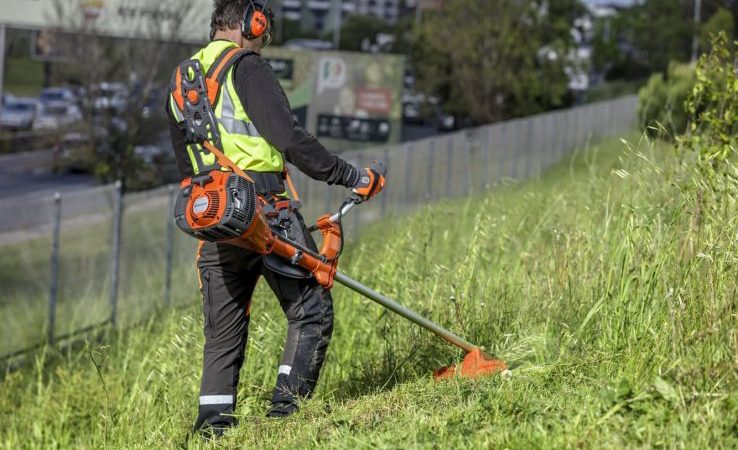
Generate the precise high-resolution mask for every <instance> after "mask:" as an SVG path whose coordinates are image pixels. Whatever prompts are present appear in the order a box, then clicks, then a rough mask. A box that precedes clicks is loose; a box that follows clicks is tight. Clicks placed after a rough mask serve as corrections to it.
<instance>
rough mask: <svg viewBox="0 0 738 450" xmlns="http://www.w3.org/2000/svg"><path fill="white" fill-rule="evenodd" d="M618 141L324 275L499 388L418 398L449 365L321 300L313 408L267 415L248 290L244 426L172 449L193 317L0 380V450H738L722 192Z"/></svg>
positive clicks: (273, 353) (187, 399) (51, 356)
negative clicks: (326, 325) (321, 342)
mask: <svg viewBox="0 0 738 450" xmlns="http://www.w3.org/2000/svg"><path fill="white" fill-rule="evenodd" d="M630 141H631V142H632V143H631V144H630V146H626V145H624V144H621V143H619V142H617V141H608V142H606V143H603V144H601V145H598V146H596V147H595V148H592V149H590V150H588V151H586V152H581V153H580V154H578V155H576V156H575V157H574V158H573V159H572V161H571V162H570V163H568V164H563V165H561V166H559V167H557V168H556V169H555V170H552V171H550V172H549V173H547V174H546V175H545V176H544V177H543V178H542V179H540V180H536V181H533V182H529V183H525V184H510V185H508V186H505V187H502V188H500V189H497V190H494V191H492V192H491V193H489V194H488V195H484V196H480V197H475V198H471V199H468V200H463V201H454V202H444V203H440V204H437V205H433V206H429V207H427V208H424V209H423V210H421V211H419V212H418V213H416V214H414V215H412V216H410V217H406V218H400V219H398V220H396V221H393V222H387V223H383V224H381V225H377V226H374V227H373V228H371V229H368V230H367V231H366V233H365V234H364V235H363V236H362V239H361V240H360V241H359V242H358V243H357V244H356V245H354V246H353V247H352V248H351V249H350V252H349V253H348V254H347V255H346V257H345V259H344V260H343V268H344V270H345V271H346V272H347V273H349V274H352V275H353V276H355V277H356V278H357V279H359V280H360V281H363V282H365V283H367V284H369V285H371V286H373V287H375V288H376V289H377V290H379V291H381V292H383V293H386V294H388V295H389V296H391V297H394V298H396V299H397V300H399V301H401V302H402V303H404V304H406V305H408V306H410V307H412V308H414V309H416V310H418V311H420V312H422V313H424V314H427V315H428V316H430V317H431V318H433V319H435V320H437V321H439V322H441V323H442V324H444V325H446V326H448V327H449V328H451V329H452V330H453V331H455V332H457V333H460V334H462V335H464V336H465V337H467V338H469V339H470V340H471V341H473V342H479V343H482V344H484V345H486V346H487V348H488V349H489V350H490V351H491V352H493V353H495V354H497V355H499V356H500V357H503V358H505V359H506V360H507V361H508V362H509V363H510V364H511V365H512V366H513V372H512V376H511V377H509V378H502V377H492V378H486V379H481V380H476V381H471V380H463V379H454V380H451V381H448V382H442V383H435V382H433V381H432V380H431V379H430V377H429V373H430V371H431V370H432V369H434V368H436V367H437V366H440V365H444V364H447V363H448V362H449V361H450V360H452V359H454V358H458V357H460V356H461V355H460V353H459V352H458V351H456V350H454V349H453V348H450V347H449V346H447V345H445V344H443V343H442V342H440V341H439V340H438V339H436V338H434V337H433V336H431V335H429V334H428V333H426V332H424V331H421V330H419V329H418V328H417V327H415V326H413V325H411V324H409V323H407V322H405V321H403V320H401V319H399V318H397V317H395V316H393V315H392V314H390V313H387V312H386V311H383V310H382V309H381V308H379V307H378V306H376V305H375V304H373V303H371V302H369V301H367V300H364V299H361V298H360V297H358V296H357V295H354V294H351V293H349V292H347V291H346V290H345V289H342V288H340V287H339V288H336V289H335V291H334V297H335V299H336V301H335V305H336V317H337V323H336V330H335V334H334V340H333V343H332V346H331V349H330V352H329V357H328V361H327V363H326V366H325V369H324V372H323V375H322V379H321V382H320V385H319V389H318V392H317V393H316V395H315V397H314V398H313V399H311V400H309V401H307V402H305V403H304V405H303V408H302V411H301V412H300V413H298V414H297V415H295V416H293V417H292V418H289V419H287V420H284V421H278V420H268V419H266V418H264V417H263V415H264V413H265V409H266V405H267V403H268V398H269V394H270V390H271V387H272V384H273V382H274V379H275V375H276V369H275V368H276V366H277V364H278V357H279V353H280V348H281V345H282V343H283V338H284V329H285V324H284V320H283V317H282V314H281V312H280V310H279V306H278V305H277V302H276V301H275V300H274V298H273V297H272V295H271V294H270V293H268V292H267V291H266V289H265V288H264V287H263V286H261V287H260V288H259V290H258V292H257V294H256V296H255V301H254V309H253V314H254V317H253V320H252V326H251V331H250V341H249V346H248V355H247V362H246V365H245V367H244V369H243V372H242V376H241V379H242V385H241V389H240V392H239V416H240V418H241V423H242V425H241V426H240V427H239V428H237V429H235V430H232V431H231V432H230V433H229V434H228V435H227V436H226V437H225V438H224V439H223V440H221V441H218V442H217V443H210V442H206V441H203V440H201V439H200V438H199V437H197V436H192V435H190V434H189V427H190V425H191V423H192V421H193V420H194V415H195V409H196V404H197V395H198V393H197V391H198V379H199V371H200V364H201V363H200V361H201V355H200V351H201V345H202V331H201V320H202V318H201V312H200V310H199V308H198V307H191V308H188V309H185V310H177V311H170V312H167V313H164V314H161V315H157V316H154V317H152V318H151V319H150V320H149V321H148V322H147V323H146V324H145V325H143V326H141V327H138V328H134V329H130V330H127V331H121V332H112V331H111V332H109V335H108V336H106V337H105V340H104V342H106V344H104V345H101V344H98V343H96V342H93V341H91V342H89V343H88V344H87V345H86V347H85V348H84V349H83V350H81V351H74V352H72V351H70V352H68V353H64V354H55V353H54V352H53V351H51V350H48V351H47V352H46V353H43V354H40V355H39V356H38V357H37V360H36V364H35V366H34V367H32V368H28V369H24V370H22V371H17V372H13V373H8V374H6V376H5V379H4V381H2V386H1V387H0V389H1V392H2V394H1V395H0V423H2V424H3V425H2V427H0V447H5V448H13V449H15V448H90V449H92V448H125V449H134V448H147V449H148V448H157V449H158V448H329V449H330V448H337V449H338V448H347V447H356V448H497V447H501V448H525V449H527V448H552V447H553V448H654V447H655V448H735V447H736V446H738V426H736V420H735V417H736V415H737V414H738V387H736V386H738V384H737V383H736V382H737V381H738V379H737V378H738V377H737V376H736V364H737V358H738V353H737V349H736V320H737V319H736V299H737V298H738V283H737V282H736V280H737V279H738V277H737V276H736V275H738V273H737V272H738V269H737V267H738V253H737V249H736V247H737V244H738V236H736V230H738V223H737V219H736V215H735V213H734V212H735V197H736V196H735V187H734V186H732V187H730V189H732V191H730V190H726V192H724V193H722V194H721V195H720V196H716V195H712V194H710V193H707V192H699V193H698V192H696V191H695V190H694V189H693V188H691V187H690V186H691V185H690V177H691V173H692V172H690V171H689V170H688V169H687V168H686V166H685V164H684V161H683V160H682V159H681V158H678V157H677V156H676V155H675V152H674V151H673V150H672V149H671V148H670V147H668V146H667V145H665V144H652V143H649V142H645V141H639V138H638V137H637V136H633V137H631V138H630ZM378 258H379V259H378Z"/></svg>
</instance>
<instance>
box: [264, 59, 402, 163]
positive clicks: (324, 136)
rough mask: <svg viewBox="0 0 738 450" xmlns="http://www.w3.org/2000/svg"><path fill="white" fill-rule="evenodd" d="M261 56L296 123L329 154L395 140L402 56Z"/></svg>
mask: <svg viewBox="0 0 738 450" xmlns="http://www.w3.org/2000/svg"><path fill="white" fill-rule="evenodd" d="M264 56H265V58H267V60H268V61H269V62H270V64H271V65H272V69H273V70H274V72H275V74H276V75H277V77H278V78H279V79H280V82H281V84H282V87H283V88H284V90H285V93H286V94H287V97H288V99H289V101H290V105H291V106H292V109H293V111H294V112H295V116H297V117H298V120H299V121H300V123H301V124H302V125H304V126H305V127H306V128H307V130H308V131H310V132H311V133H312V134H314V135H315V136H317V137H318V138H320V139H321V141H322V142H323V143H324V144H325V145H326V146H328V147H329V148H331V149H332V150H347V149H353V148H360V147H366V146H370V145H383V144H394V143H397V142H399V141H400V134H401V126H402V105H401V99H400V95H401V92H402V78H403V73H404V57H402V56H399V55H372V54H363V53H353V52H305V51H302V52H298V51H293V50H286V49H280V48H269V49H267V50H266V51H265V52H264ZM303 118H304V119H303Z"/></svg>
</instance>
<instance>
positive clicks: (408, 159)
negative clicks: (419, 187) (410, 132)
mask: <svg viewBox="0 0 738 450" xmlns="http://www.w3.org/2000/svg"><path fill="white" fill-rule="evenodd" d="M402 151H403V152H405V199H404V200H405V201H404V202H403V203H404V204H405V205H408V204H409V203H410V202H411V201H412V200H411V198H410V189H411V188H412V185H411V182H412V181H413V179H412V170H413V169H412V146H411V145H410V144H405V145H403V146H402Z"/></svg>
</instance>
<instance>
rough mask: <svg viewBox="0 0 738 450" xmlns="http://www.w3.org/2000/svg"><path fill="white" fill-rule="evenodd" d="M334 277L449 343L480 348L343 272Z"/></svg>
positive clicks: (465, 347) (468, 347) (469, 350)
mask: <svg viewBox="0 0 738 450" xmlns="http://www.w3.org/2000/svg"><path fill="white" fill-rule="evenodd" d="M334 279H335V281H338V282H339V283H341V284H342V285H344V286H346V287H347V288H349V289H351V290H352V291H355V292H358V293H359V294H361V295H363V296H364V297H367V298H369V299H370V300H373V301H375V302H377V303H379V304H380V305H382V306H384V307H385V308H387V309H389V310H391V311H394V312H395V313H397V314H399V315H401V316H402V317H404V318H406V319H407V320H409V321H411V322H414V323H415V324H417V325H420V326H421V327H423V328H425V329H426V330H428V331H430V332H431V333H433V334H435V335H437V336H439V337H441V338H442V339H445V340H446V341H448V342H449V343H451V344H453V345H455V346H457V347H459V348H461V349H463V350H465V351H466V352H472V351H474V350H476V349H478V348H479V347H477V346H476V345H474V344H472V343H471V342H469V341H467V340H465V339H464V338H462V337H460V336H457V335H456V334H454V333H452V332H450V331H449V330H447V329H445V328H443V327H442V326H440V325H438V324H437V323H435V322H433V321H431V320H428V319H426V318H425V317H423V316H421V315H420V314H418V313H416V312H415V311H413V310H411V309H408V308H406V307H404V306H402V305H401V304H399V303H397V302H395V301H394V300H392V299H390V298H388V297H385V296H384V295H382V294H380V293H378V292H375V291H373V290H372V289H370V288H368V287H366V286H364V285H363V284H361V283H359V282H358V281H355V280H353V279H351V278H349V277H348V276H346V275H345V274H343V273H341V272H336V277H335V278H334Z"/></svg>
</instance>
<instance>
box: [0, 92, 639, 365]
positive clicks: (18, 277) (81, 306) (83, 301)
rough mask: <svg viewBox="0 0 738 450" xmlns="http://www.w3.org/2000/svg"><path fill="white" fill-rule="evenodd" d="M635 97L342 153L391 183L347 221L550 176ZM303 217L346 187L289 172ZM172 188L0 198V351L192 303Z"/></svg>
mask: <svg viewBox="0 0 738 450" xmlns="http://www.w3.org/2000/svg"><path fill="white" fill-rule="evenodd" d="M636 109H637V99H636V97H625V98H621V99H617V100H611V101H606V102H600V103H594V104H590V105H585V106H581V107H576V108H572V109H567V110H560V111H554V112H550V113H546V114H540V115H536V116H531V117H526V118H521V119H515V120H511V121H507V122H501V123H497V124H492V125H487V126H482V127H478V128H473V129H466V130H461V131H458V132H454V133H450V134H446V135H443V136H437V137H433V138H429V139H424V140H421V141H415V142H411V143H407V144H403V145H399V146H392V147H377V148H369V149H365V150H361V151H352V152H349V153H345V154H343V155H342V156H343V157H344V158H346V159H347V160H349V161H351V162H352V163H354V164H357V165H359V166H364V165H366V164H368V163H369V162H370V161H371V160H373V159H382V160H384V161H385V163H386V164H387V166H388V168H389V174H388V183H387V188H386V189H385V191H384V192H383V193H382V194H381V195H380V196H379V197H378V198H377V199H376V200H375V201H373V202H369V203H367V204H366V205H364V206H362V207H361V208H357V210H356V211H354V213H352V215H351V217H350V218H349V219H348V220H347V223H345V228H346V232H347V234H348V236H349V237H351V236H355V230H356V229H357V228H359V227H361V226H362V225H363V224H366V223H369V222H372V221H375V220H377V219H379V218H383V217H386V216H392V215H402V214H407V213H408V212H409V211H411V210H413V209H414V208H416V207H418V206H422V205H426V204H428V203H429V202H433V201H436V200H440V199H444V198H454V197H463V196H467V195H470V194H473V193H479V192H482V191H484V190H487V189H489V188H491V187H493V186H494V185H495V184H496V183H497V182H499V181H500V180H502V179H505V178H511V179H518V180H522V179H526V178H530V177H534V176H537V175H539V174H540V173H542V171H544V170H545V169H546V168H548V167H550V166H552V165H554V164H556V163H557V162H558V161H560V160H561V159H562V158H563V157H564V156H566V155H567V154H568V153H570V152H571V151H573V150H574V149H576V148H578V147H582V146H585V145H587V144H588V143H589V142H590V141H592V140H596V139H600V138H604V137H608V136H616V135H620V134H623V133H625V132H628V131H629V130H631V129H632V128H633V127H634V125H635V124H636ZM291 173H292V174H293V177H294V179H295V183H296V185H297V187H298V191H299V193H300V196H301V199H302V203H303V210H302V213H303V215H304V216H305V217H306V218H307V219H308V220H311V219H315V218H316V217H318V216H319V215H321V214H323V213H325V212H327V211H332V210H333V209H335V208H336V206H337V205H338V204H339V203H340V201H341V200H342V199H343V198H344V197H345V194H346V190H345V189H344V188H339V187H328V186H326V185H325V184H323V183H318V182H314V181H311V180H309V179H308V178H307V177H305V176H304V175H302V174H300V173H299V172H298V171H297V170H292V172H291ZM174 193H175V187H174V186H165V187H162V188H159V189H155V190H153V191H147V192H141V193H133V194H129V195H125V196H123V195H122V194H121V192H120V189H119V187H118V186H116V185H111V186H102V187H99V188H94V189H91V190H87V191H77V192H72V193H69V194H66V195H63V196H60V195H57V196H54V197H48V198H38V199H31V200H23V199H14V200H3V201H0V211H3V219H2V220H1V221H0V250H2V251H0V285H2V286H3V289H2V290H0V311H2V312H3V315H4V317H6V318H13V319H12V320H8V321H6V323H5V325H4V327H3V329H2V331H0V354H4V355H5V356H4V357H3V356H0V359H7V358H9V357H13V356H17V355H20V354H23V353H24V352H27V351H28V350H29V349H32V348H34V347H38V346H39V345H44V344H46V343H51V344H54V343H55V342H58V341H59V340H61V339H62V338H67V337H70V336H72V337H73V336H75V335H76V334H78V333H79V330H89V329H94V328H95V327H98V326H100V325H101V324H102V325H107V324H111V323H112V324H114V325H128V324H131V323H136V322H138V321H140V320H141V319H143V318H145V317H147V316H149V315H150V314H152V312H154V311H156V310H157V309H161V308H167V307H170V306H176V305H183V304H188V303H191V302H194V301H196V300H197V299H198V298H199V293H198V292H197V280H196V272H195V270H194V267H193V261H194V254H195V247H196V244H197V243H196V241H195V240H193V239H191V238H189V237H188V236H186V235H184V234H183V233H181V232H179V231H178V230H175V227H174V225H173V221H172V220H171V219H170V217H171V214H170V210H171V208H172V201H173V198H174Z"/></svg>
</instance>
